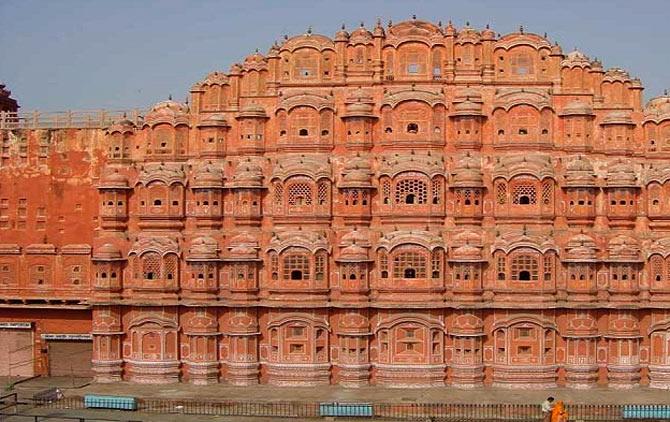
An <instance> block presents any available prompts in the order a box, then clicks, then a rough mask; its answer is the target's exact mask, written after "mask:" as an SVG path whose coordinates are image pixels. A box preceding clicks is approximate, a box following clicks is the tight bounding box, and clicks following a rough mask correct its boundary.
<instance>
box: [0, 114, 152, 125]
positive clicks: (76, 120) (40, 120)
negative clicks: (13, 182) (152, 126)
mask: <svg viewBox="0 0 670 422" xmlns="http://www.w3.org/2000/svg"><path fill="white" fill-rule="evenodd" d="M145 112H146V111H145V110H141V109H133V110H77V111H53V112H40V111H27V112H18V113H14V112H7V111H3V112H0V129H11V130H15V129H69V128H74V129H86V128H90V129H99V128H105V127H108V126H110V125H111V124H112V123H114V122H117V121H119V120H122V119H128V120H130V121H131V122H133V123H134V124H135V125H138V124H140V123H141V122H142V116H144V115H145Z"/></svg>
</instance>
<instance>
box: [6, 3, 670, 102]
mask: <svg viewBox="0 0 670 422" xmlns="http://www.w3.org/2000/svg"><path fill="white" fill-rule="evenodd" d="M413 14H416V16H417V18H418V19H423V20H428V21H432V22H435V23H437V22H438V21H440V20H441V21H442V22H443V23H445V24H446V22H447V21H449V20H452V21H453V23H454V25H455V26H456V27H457V28H458V27H462V26H464V25H465V23H466V22H467V21H469V22H470V24H471V26H473V27H475V28H483V27H484V26H485V25H486V24H490V25H491V27H492V28H493V29H494V30H495V31H496V32H499V33H501V34H505V33H508V32H514V31H517V29H518V28H519V25H523V26H524V28H525V30H526V31H527V32H535V33H538V34H543V33H545V32H547V33H548V35H549V38H550V39H551V40H552V42H553V41H558V42H559V44H560V45H561V46H562V47H563V51H564V53H568V52H569V51H572V50H573V49H574V48H575V47H576V48H578V49H579V50H581V51H582V52H584V53H586V54H587V55H589V56H590V57H592V58H593V57H598V58H599V59H600V60H601V61H602V62H603V66H605V67H606V68H608V67H622V68H624V69H626V70H628V71H629V72H630V74H631V76H636V77H639V78H641V79H642V82H643V84H644V86H645V88H646V89H645V94H644V95H645V98H646V99H649V98H651V97H654V96H656V95H660V94H661V93H662V92H663V90H664V89H666V88H670V1H669V0H638V1H631V0H626V1H622V0H579V1H576V0H555V1H546V0H545V1H543V0H535V1H527V0H493V1H478V0H458V1H453V0H439V1H419V0H384V1H381V0H369V1H366V0H355V1H349V0H329V1H322V0H281V1H260V0H235V1H230V0H228V1H213V0H191V1H187V0H113V1H112V0H0V82H2V83H4V84H6V85H7V88H8V89H10V90H11V91H12V96H13V97H14V98H16V99H17V100H18V101H19V104H20V105H21V109H22V111H28V110H42V111H60V110H81V109H101V108H105V109H115V110H116V109H131V108H146V107H149V106H150V105H151V104H153V103H155V102H157V101H160V100H164V99H166V98H167V97H168V96H169V95H172V96H173V97H174V98H175V99H178V100H183V99H185V98H186V96H187V94H188V90H189V88H190V86H191V85H192V84H193V83H194V82H197V81H199V80H200V79H202V78H203V77H204V76H205V75H206V74H207V73H209V72H211V71H214V70H224V71H227V70H228V69H229V68H230V65H231V64H232V63H235V62H241V61H243V60H244V57H245V56H247V55H249V54H251V53H253V52H254V51H255V49H256V48H258V49H259V50H260V51H261V52H263V53H264V52H266V51H267V50H268V48H269V47H270V45H271V44H272V43H273V42H274V41H275V40H281V39H282V38H283V36H284V35H285V34H288V35H297V34H301V33H305V32H306V30H307V28H308V27H310V26H311V27H312V28H313V31H314V32H315V33H321V34H324V35H328V36H331V37H332V36H334V34H335V32H336V31H337V30H338V29H339V27H340V26H341V25H342V24H343V23H344V24H346V26H347V28H348V29H349V30H351V29H353V28H356V27H358V25H359V24H360V22H364V23H365V24H366V26H367V27H368V28H372V27H373V26H374V24H375V22H376V20H377V18H381V19H382V21H383V22H384V24H386V22H387V21H388V20H389V19H392V20H393V21H394V22H399V21H402V20H407V19H411V16H412V15H413Z"/></svg>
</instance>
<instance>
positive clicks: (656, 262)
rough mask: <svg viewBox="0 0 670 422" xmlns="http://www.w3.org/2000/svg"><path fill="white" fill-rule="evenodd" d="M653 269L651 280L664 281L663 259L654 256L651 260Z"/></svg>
mask: <svg viewBox="0 0 670 422" xmlns="http://www.w3.org/2000/svg"><path fill="white" fill-rule="evenodd" d="M649 264H650V267H651V279H652V281H656V282H659V281H664V280H663V258H661V257H660V256H659V255H654V256H652V257H651V259H650V260H649Z"/></svg>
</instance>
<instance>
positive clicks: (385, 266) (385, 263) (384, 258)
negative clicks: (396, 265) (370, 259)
mask: <svg viewBox="0 0 670 422" xmlns="http://www.w3.org/2000/svg"><path fill="white" fill-rule="evenodd" d="M379 271H380V276H381V277H382V278H387V277H388V271H389V257H388V255H387V254H386V251H380V252H379Z"/></svg>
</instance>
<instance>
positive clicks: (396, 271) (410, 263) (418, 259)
mask: <svg viewBox="0 0 670 422" xmlns="http://www.w3.org/2000/svg"><path fill="white" fill-rule="evenodd" d="M407 270H410V272H408V271H407ZM411 270H413V271H411ZM410 274H413V275H414V277H411V276H410V277H408V278H426V257H425V256H423V254H421V253H418V252H401V253H398V254H396V255H395V256H394V257H393V277H394V278H405V276H406V275H410Z"/></svg>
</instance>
